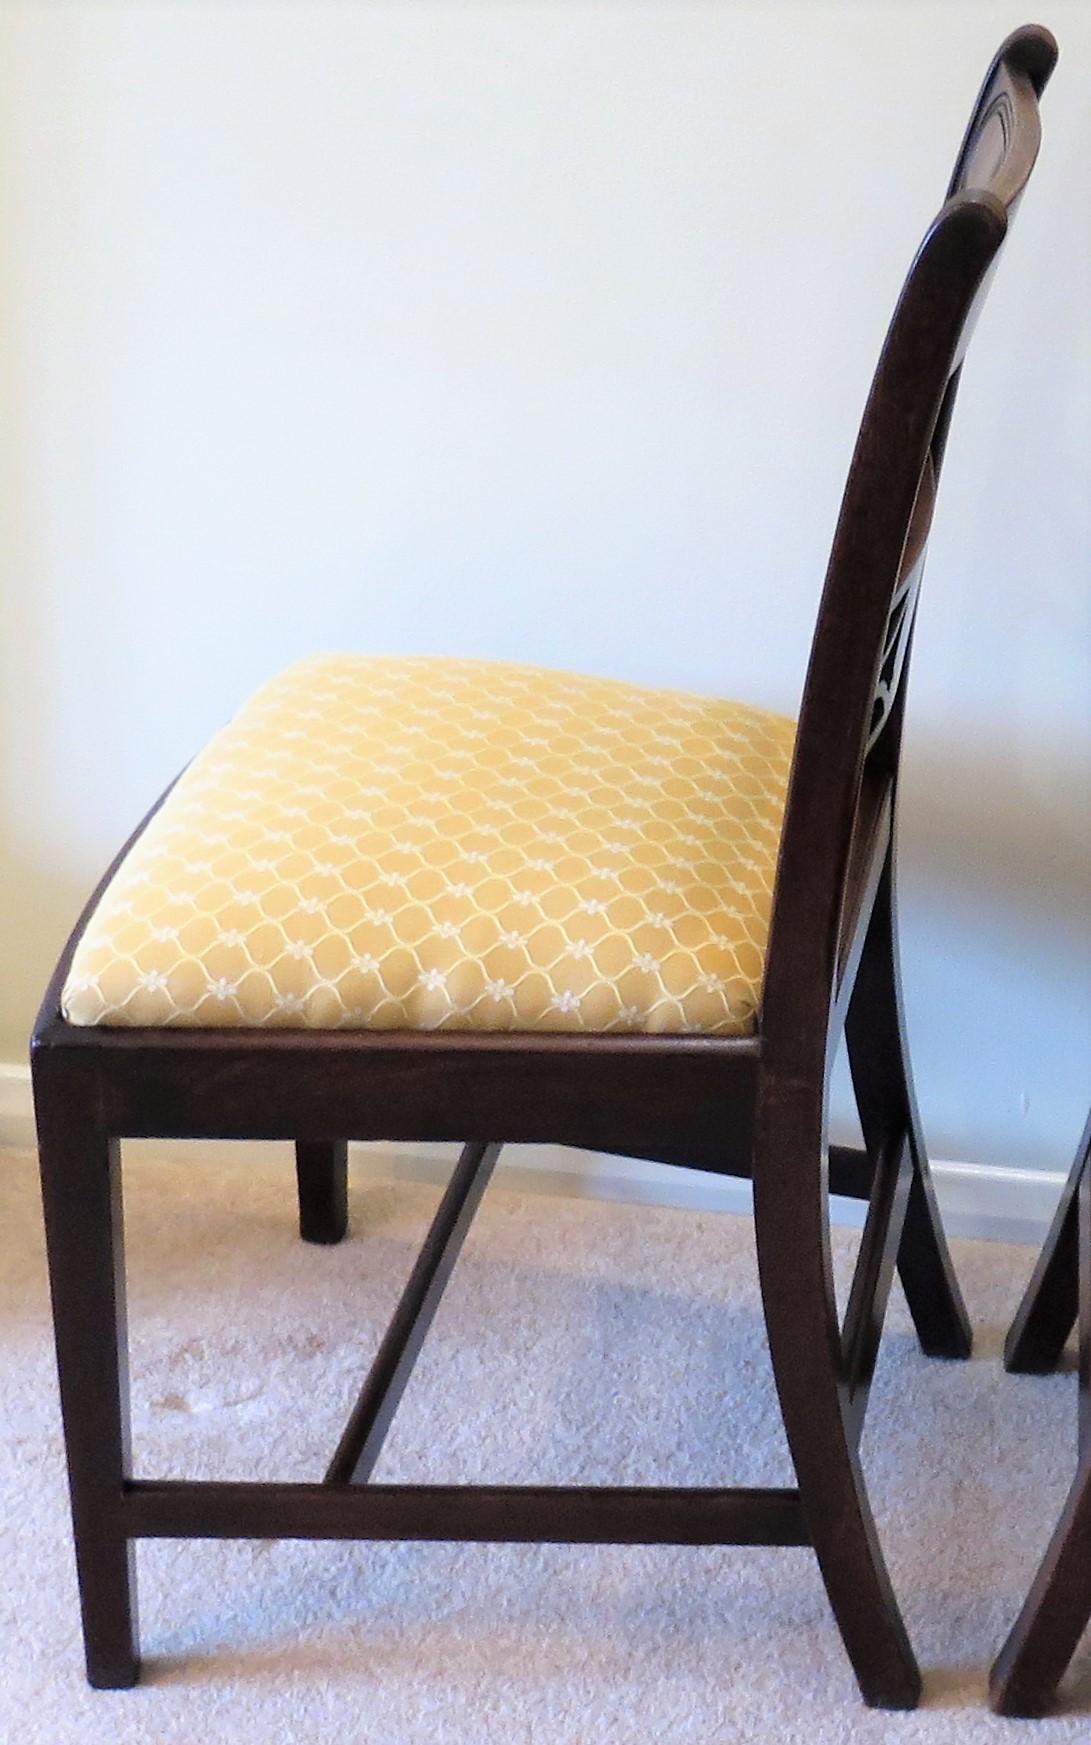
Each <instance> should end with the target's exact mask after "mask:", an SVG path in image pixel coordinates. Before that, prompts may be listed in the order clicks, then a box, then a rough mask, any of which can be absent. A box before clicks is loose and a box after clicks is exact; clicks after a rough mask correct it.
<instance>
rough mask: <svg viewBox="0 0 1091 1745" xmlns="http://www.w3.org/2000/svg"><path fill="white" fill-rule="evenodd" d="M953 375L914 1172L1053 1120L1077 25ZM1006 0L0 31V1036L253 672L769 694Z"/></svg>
mask: <svg viewBox="0 0 1091 1745" xmlns="http://www.w3.org/2000/svg"><path fill="white" fill-rule="evenodd" d="M1044 11H1045V14H1046V21H1047V22H1049V23H1050V24H1051V25H1052V26H1053V28H1054V29H1055V30H1056V33H1057V35H1058V36H1059V37H1060V39H1061V43H1062V61H1061V65H1060V67H1059V69H1058V72H1057V75H1056V79H1055V81H1054V85H1053V87H1052V88H1051V89H1050V91H1049V93H1048V97H1047V104H1046V117H1045V120H1046V144H1045V149H1044V152H1043V157H1042V162H1041V165H1040V168H1039V171H1038V174H1037V176H1036V180H1035V183H1034V185H1033V186H1032V188H1031V190H1030V193H1029V195H1028V198H1027V200H1026V202H1025V204H1024V208H1023V211H1022V213H1021V214H1020V221H1019V224H1018V226H1017V229H1016V232H1015V234H1014V237H1013V240H1012V243H1011V245H1010V247H1009V249H1008V251H1007V257H1006V259H1005V262H1004V264H1003V269H1002V271H1001V274H1000V277H999V280H998V283H997V286H996V289H995V291H994V294H993V299H992V302H991V304H990V307H989V309H988V310H987V312H986V315H985V318H984V320H983V321H982V323H981V327H980V330H979V333H978V340H977V345H976V348H975V352H974V354H973V355H972V357H971V362H970V366H969V368H968V369H967V372H966V380H965V384H964V390H963V398H962V403H961V405H960V408H959V418H958V420H957V423H956V430H955V435H954V439H953V442H952V449H951V455H950V460H949V463H948V469H947V475H946V479H945V489H944V496H943V503H942V508H941V512H940V515H939V519H938V524H937V530H936V534H935V537H934V540H933V548H932V556H931V559H930V572H929V578H928V586H927V589H926V598H925V602H924V607H923V610H922V616H921V622H920V632H919V637H918V643H917V651H916V665H915V672H914V680H913V687H912V708H911V726H910V733H909V743H908V750H907V766H908V767H907V775H906V783H907V791H906V806H905V817H904V831H903V839H904V871H905V895H904V940H905V956H906V975H907V982H908V993H909V1000H910V1017H911V1023H912V1027H913V1032H914V1041H915V1045H916V1058H917V1075H918V1081H919V1087H920V1091H921V1097H922V1102H923V1105H924V1111H925V1118H926V1125H927V1127H928V1130H929V1133H930V1136H931V1139H932V1143H933V1148H934V1150H936V1151H937V1152H939V1153H941V1154H945V1155H947V1156H958V1157H963V1158H967V1159H971V1160H976V1161H979V1162H990V1161H999V1162H1006V1163H1027V1162H1029V1163H1034V1164H1040V1165H1042V1166H1044V1167H1047V1166H1051V1167H1054V1168H1058V1167H1062V1166H1063V1164H1064V1163H1065V1162H1066V1160H1067V1155H1068V1154H1069V1152H1070V1151H1071V1149H1072V1146H1073V1145H1074V1143H1075V1139H1076V1137H1077V1134H1078V1131H1079V1128H1080V1126H1081V1124H1082V1120H1083V1115H1084V1111H1085V1107H1086V1102H1087V1098H1088V1096H1089V1094H1091V1074H1089V1071H1088V1062H1089V1058H1091V1047H1089V1043H1091V973H1089V971H1091V963H1089V955H1091V953H1089V942H1091V926H1089V913H1091V902H1089V897H1091V842H1089V841H1088V814H1089V811H1091V807H1089V805H1088V792H1089V783H1088V764H1089V732H1088V729H1089V715H1091V709H1089V700H1091V587H1089V585H1088V583H1089V572H1091V489H1089V486H1091V232H1089V221H1088V204H1087V189H1088V185H1089V180H1091V7H1088V6H1087V5H1086V0H1051V4H1050V5H1049V6H1048V7H1045V8H1044ZM1017 22H1019V18H1018V15H1017V13H1016V12H1013V10H1012V7H1011V4H1009V3H1008V0H1004V3H1002V4H998V3H993V0H980V3H966V4H957V3H953V4H952V3H948V4H943V5H931V4H921V3H919V0H913V3H909V0H906V3H901V0H885V3H879V4H873V5H870V6H863V5H858V6H856V5H848V4H814V3H812V4H799V5H796V4H788V3H779V4H777V3H773V4H766V5H757V4H755V5H739V4H733V3H731V0H704V3H696V0H695V3H692V4H691V3H687V0H671V3H669V4H667V3H666V0H663V3H660V4H643V3H639V0H632V3H629V4H623V3H618V4H606V3H595V0H541V3H537V4H524V3H523V0H494V3H492V4H487V3H479V4H457V3H455V0H448V3H446V4H432V3H429V0H405V3H404V4H386V5H383V4H370V3H367V0H358V3H357V4H342V5H327V4H316V3H315V0H295V3H292V0H281V3H280V4H274V5H260V4H252V3H248V0H235V3H232V0H221V3H219V4H197V3H193V4H189V3H186V4H175V5H158V4H149V3H137V0H130V3H128V4H125V3H109V4H108V3H105V0H104V3H102V4H66V5H54V4H47V3H45V0H39V3H35V4H17V3H13V0H7V4H5V6H4V7H3V9H2V11H0V64H2V65H3V67H4V69H5V70H4V73H3V79H4V83H5V89H4V91H3V95H2V119H0V126H2V129H3V138H2V140H0V153H2V161H3V163H4V165H5V166H6V169H5V180H4V184H3V193H2V199H3V209H2V211H0V247H2V260H3V278H2V282H0V295H2V299H3V322H2V327H0V356H2V360H3V379H2V381H0V417H2V419H3V421H4V425H5V430H4V437H5V441H4V444H3V447H2V450H0V453H2V459H0V465H2V467H3V469H4V472H5V474H6V477H5V478H4V480H3V485H4V489H3V491H2V493H0V500H2V504H3V510H2V514H3V527H2V540H3V572H2V573H3V576H4V586H3V614H2V620H0V639H2V640H0V657H2V663H3V672H2V689H0V719H2V740H0V784H2V797H0V837H2V842H0V872H2V878H3V903H2V921H0V925H2V927H3V930H4V942H3V963H4V981H3V987H2V989H0V1056H3V1055H7V1057H8V1058H16V1057H18V1056H19V1055H20V1054H21V1052H22V1048H23V1038H24V1035H25V1032H26V1030H27V1028H28V1026H29V1023H30V1020H31V1016H32V1011H33V1007H34V1004H35V1001H36V998H37V995H38V993H39V992H40V990H41V987H42V985H43V984H44V981H45V979H46V976H47V973H48V970H49V968H50V966H51V962H52V959H53V957H54V955H55V953H56V951H57V950H58V948H59V946H60V944H61V942H62V940H63V937H64V935H65V933H66V931H67V929H68V927H69V925H70V924H71V922H72V920H73V918H74V916H75V913H76V911H77V908H78V906H79V904H80V902H81V901H82V898H83V896H84V895H85V893H86V891H87V890H88V888H89V887H90V885H91V884H92V883H93V882H94V880H95V878H96V877H97V874H98V872H99V871H100V869H101V867H102V865H103V864H104V863H105V862H106V860H107V859H108V858H109V857H110V855H111V854H112V852H113V850H114V848H115V847H116V845H117V843H118V842H119V841H120V840H121V839H122V837H123V836H124V835H125V834H126V833H127V831H128V830H129V828H130V826H131V825H132V823H133V822H134V821H135V819H136V818H137V817H138V816H139V815H140V814H141V813H142V812H143V810H144V809H145V807H146V805H147V803H148V802H149V800H150V799H151V798H152V797H153V796H154V795H155V794H156V793H157V792H158V791H159V789H160V788H161V787H162V786H163V785H164V783H165V782H166V781H167V780H168V779H169V777H170V776H171V775H172V774H173V773H174V771H175V770H176V769H177V768H178V766H179V765H180V764H181V763H182V762H183V761H184V760H185V759H186V758H187V757H188V756H189V755H190V754H191V753H192V751H193V750H194V749H195V748H196V747H197V746H199V745H200V743H201V742H202V741H203V739H204V738H205V737H206V735H207V734H208V733H209V732H210V731H211V730H212V729H213V728H215V727H216V726H217V724H218V723H219V722H221V721H222V720H223V719H224V717H225V716H226V715H227V714H228V713H229V712H230V711H231V709H232V708H233V706H234V705H235V703H236V702H237V700H239V699H240V698H241V697H242V696H243V695H244V694H245V693H246V692H247V691H248V690H249V689H250V688H251V687H252V686H254V685H255V684H256V683H257V682H258V681H259V680H261V679H262V678H263V677H264V676H266V675H267V674H268V673H269V672H271V671H272V670H274V669H275V668H277V667H278V666H280V665H281V664H283V663H284V662H286V661H289V660H291V659H294V658H295V657H297V656H299V655H301V654H303V653H306V652H308V651H312V650H315V649H322V648H333V647H347V648H356V649H367V650H386V651H395V650H418V649H419V650H423V649H427V650H434V651H444V650H449V651H459V652H471V653H478V654H484V655H496V656H509V657H515V658H521V659H530V660H538V661H541V662H543V663H553V664H558V665H567V666H576V667H584V668H589V669H599V670H601V671H603V672H608V673H614V674H618V675H621V676H627V677H631V678H634V679H639V680H647V681H653V682H654V681H661V682H665V683H671V684H683V685H692V686H696V687H702V688H709V689H723V690H726V691H729V692H737V693H743V694H746V695H748V696H750V697H752V698H754V699H756V700H760V701H762V702H765V703H769V704H771V705H774V706H778V707H783V708H794V706H795V703H796V700H797V697H798V692H799V686H800V681H801V677H802V668H803V663H804V659H805V655H806V649H807V643H808V638H809V633H810V624H811V621H812V618H813V613H814V608H815V604H816V600H817V594H818V589H819V586H820V582H821V577H822V572H823V569H824V565H825V556H826V548H827V546H828V542H829V537H830V533H831V530H832V525H833V521H834V517H835V513H836V507H837V502H838V498H839V493H840V488H841V484H842V481H843V476H844V471H845V466H846V462H847V459H848V455H849V452H850V448H851V444H852V440H853V436H854V433H855V426H856V421H857V419H858V416H859V411H860V407H861V405H862V400H863V395H864V392H865V388H866V383H867V380H868V376H869V374H870V370H871V367H872V364H873V361H874V356H875V353H876V348H877V346H878V343H879V341H880V338H881V335H882V332H883V329H884V327H885V324H886V320H887V318H888V315H889V312H890V308H891V305H892V300H893V297H894V295H895V292H896V289H897V287H898V284H899V282H900V279H901V276H902V274H903V272H904V269H905V267H906V265H907V263H908V259H909V256H910V253H911V250H912V248H913V247H914V245H915V243H916V241H917V239H918V237H919V235H920V232H921V230H922V228H923V226H924V224H925V223H926V221H927V220H928V218H929V216H930V215H931V213H932V211H933V210H934V208H935V207H936V205H937V204H938V202H939V199H940V196H941V194H942V190H943V186H944V182H945V179H946V176H947V174H948V170H949V166H950V161H951V159H952V156H953V153H954V151H955V148H956V145H957V142H958V139H959V137H960V134H961V130H962V127H963V124H964V120H965V116H966V113H967V110H968V107H969V104H970V101H971V99H972V97H973V95H974V92H975V90H976V87H977V83H978V81H979V78H980V76H981V73H982V71H983V69H984V65H985V63H986V61H987V59H988V56H989V54H990V53H991V51H992V49H993V48H994V46H995V44H996V42H997V41H998V40H999V38H1000V37H1001V36H1002V35H1003V34H1004V32H1006V31H1007V30H1008V29H1010V28H1011V26H1012V25H1013V24H1015V23H1017Z"/></svg>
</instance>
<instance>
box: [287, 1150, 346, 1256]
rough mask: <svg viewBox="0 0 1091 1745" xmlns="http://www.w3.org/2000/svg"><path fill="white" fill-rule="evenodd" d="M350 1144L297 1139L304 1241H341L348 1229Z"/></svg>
mask: <svg viewBox="0 0 1091 1745" xmlns="http://www.w3.org/2000/svg"><path fill="white" fill-rule="evenodd" d="M348 1153H349V1148H348V1142H347V1141H346V1140H344V1139H297V1140H296V1147H295V1173H296V1182H297V1184H298V1187H299V1234H300V1235H301V1236H302V1238H303V1240H304V1242H322V1243H330V1242H340V1240H341V1238H342V1236H344V1234H345V1231H346V1230H347V1229H348Z"/></svg>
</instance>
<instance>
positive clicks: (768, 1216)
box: [754, 1099, 921, 1709]
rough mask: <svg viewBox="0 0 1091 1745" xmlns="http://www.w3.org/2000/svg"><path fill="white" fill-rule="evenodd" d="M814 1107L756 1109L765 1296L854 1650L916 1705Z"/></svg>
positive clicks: (860, 1665) (886, 1698) (834, 1597)
mask: <svg viewBox="0 0 1091 1745" xmlns="http://www.w3.org/2000/svg"><path fill="white" fill-rule="evenodd" d="M772 1100H773V1099H770V1102H772ZM817 1114H818V1125H817V1126H815V1125H814V1124H813V1123H811V1122H808V1121H807V1120H804V1121H801V1122H795V1121H793V1119H792V1116H791V1114H790V1112H788V1111H786V1110H785V1108H784V1107H783V1105H781V1106H780V1107H777V1108H775V1110H774V1111H773V1112H772V1113H771V1114H769V1115H767V1116H762V1115H761V1114H759V1138H758V1142H757V1145H756V1149H755V1168H754V1223H755V1232H756V1237H757V1246H758V1267H759V1271H760V1276H761V1293H762V1305H763V1308H764V1312H765V1322H766V1328H767V1330H768V1335H769V1349H770V1353H771V1356H772V1360H773V1373H774V1376H775V1378H776V1384H777V1392H778V1395H779V1397H780V1405H781V1411H782V1413H783V1415H784V1428H785V1431H786V1433H787V1437H788V1445H789V1448H790V1450H791V1454H792V1460H793V1462H794V1464H795V1469H796V1478H797V1481H798V1484H799V1494H800V1500H801V1502H802V1505H803V1511H804V1515H805V1518H806V1521H807V1527H808V1530H809V1532H810V1535H811V1542H812V1544H813V1545H814V1549H815V1553H816V1555H817V1557H818V1563H819V1568H820V1569H821V1572H822V1578H823V1581H824V1582H825V1585H826V1592H827V1594H828V1595H829V1600H830V1604H831V1606H832V1607H833V1611H834V1615H835V1617H836V1619H837V1622H838V1625H839V1627H840V1630H841V1636H842V1640H843V1641H844V1644H845V1650H846V1652H847V1654H848V1656H849V1659H850V1661H851V1662H852V1667H853V1671H854V1672H855V1674H856V1677H857V1680H858V1682H859V1685H860V1690H861V1693H862V1694H863V1697H864V1701H865V1702H866V1703H868V1704H869V1705H870V1706H871V1707H873V1708H882V1709H911V1708H915V1707H916V1705H917V1703H918V1702H919V1701H920V1690H921V1678H920V1672H919V1671H918V1668H917V1663H916V1660H915V1659H914V1656H913V1650H912V1647H911V1646H910V1642H909V1637H908V1635H907V1634H906V1629H905V1625H904V1623H903V1622H902V1617H901V1613H900V1612H899V1610H898V1603H897V1600H896V1599H895V1597H894V1590H893V1588H892V1586H891V1583H890V1577H889V1575H888V1574H887V1570H886V1565H885V1563H884V1561H883V1555H882V1552H881V1550H880V1548H879V1541H878V1536H877V1534H876V1531H875V1523H874V1520H873V1518H872V1514H871V1508H870V1505H869V1503H868V1499H867V1492H866V1490H865V1488H864V1479H863V1473H862V1472H861V1469H860V1463H859V1459H858V1457H857V1453H856V1447H855V1443H854V1441H853V1439H852V1437H851V1436H850V1433H849V1428H848V1424H847V1421H846V1389H845V1384H844V1374H843V1372H844V1368H845V1364H844V1357H843V1354H842V1347H841V1335H840V1329H839V1327H838V1322H837V1305H836V1299H835V1296H834V1288H833V1277H832V1273H831V1269H830V1255H829V1243H828V1218H827V1207H826V1203H825V1196H824V1194H823V1191H822V1183H821V1144H820V1137H819V1135H820V1111H818V1112H817ZM809 1126H812V1127H813V1130H812V1131H811V1132H809V1133H808V1127H809Z"/></svg>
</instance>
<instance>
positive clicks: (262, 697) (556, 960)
mask: <svg viewBox="0 0 1091 1745" xmlns="http://www.w3.org/2000/svg"><path fill="white" fill-rule="evenodd" d="M794 735H795V725H794V723H793V722H792V721H790V720H787V719H785V718H783V717H781V716H778V715H772V714H769V713H768V712H766V711H764V710H761V709H755V708H751V707H749V706H747V705H746V704H742V703H735V702H725V701H721V700H719V699H714V698H709V697H701V696H694V695H691V694H689V693H686V692H679V691H668V690H650V689H646V688H642V687H639V686H635V685H630V684H623V683H619V682H618V681H615V680H609V679H595V678H582V677H577V676H575V675H572V674H569V673H559V672H552V671H546V670H542V669H539V668H535V667H526V666H514V665H508V664H501V663H497V662H492V661H476V660H446V659H438V658H437V659H433V658H408V659H388V658H368V657H363V656H321V657H315V658H313V659H310V660H307V661H303V662H301V663H300V664H298V665H296V666H293V667H291V668H289V669H288V671H287V672H284V673H282V674H281V675H280V676H279V677H278V678H276V679H273V680H272V681H271V682H270V683H269V684H267V685H265V686H264V687H263V688H262V689H261V690H260V691H258V692H257V694H256V695H255V696H254V697H252V698H251V700H250V701H249V702H248V703H247V704H246V705H245V706H244V708H243V709H242V710H241V712H240V713H239V714H238V715H237V716H236V717H235V719H234V720H233V721H232V722H230V723H229V725H228V726H227V727H225V728H224V729H223V731H222V732H220V733H219V734H217V736H216V737H215V738H214V739H213V740H212V741H211V742H210V743H209V745H208V746H206V748H205V749H204V751H203V752H201V754H200V755H199V756H198V757H197V758H196V759H195V760H194V762H193V763H192V764H191V765H190V766H189V768H188V769H187V770H186V771H185V773H184V774H183V775H182V777H181V779H180V780H179V782H178V783H177V785H176V786H175V788H174V789H173V791H172V792H171V794H170V795H169V796H168V798H167V800H166V802H165V803H164V805H163V806H162V808H161V809H160V811H159V812H158V813H157V815H156V816H155V818H154V819H153V820H152V822H151V823H150V824H149V825H148V827H147V829H146V830H145V831H144V833H143V835H142V836H141V837H140V838H139V840H138V841H137V843H136V844H135V846H134V847H133V849H132V850H131V851H130V853H129V854H128V856H127V857H126V859H125V860H124V862H123V863H122V865H121V867H120V868H119V870H118V871H117V873H116V874H115V876H114V878H113V879H112V881H111V883H110V885H109V887H108V889H107V890H106V892H105V894H104V896H103V897H102V899H101V901H100V903H99V904H98V906H97V908H96V910H95V913H94V915H93V916H92V918H91V921H90V923H89V925H88V927H87V929H86V931H85V933H84V935H83V938H82V940H81V942H80V944H79V946H78V948H77V950H76V954H75V958H74V960H73V963H72V966H71V970H70V973H69V976H68V980H67V983H66V986H65V990H64V996H63V1010H64V1014H65V1016H66V1017H67V1018H68V1020H69V1021H70V1022H71V1023H73V1024H80V1025H93V1024H103V1025H150V1026H160V1025H188V1026H200V1027H214V1026H215V1027H221V1026H225V1025H247V1026H254V1025H260V1026H271V1025H287V1026H292V1027H297V1028H303V1027H307V1028H315V1029H335V1028H339V1029H383V1030H389V1029H429V1030H431V1029H470V1030H538V1031H540V1030H583V1031H596V1032H601V1031H619V1030H620V1031H657V1032H664V1031H699V1032H707V1033H710V1034H711V1033H715V1034H717V1035H745V1034H747V1033H748V1032H749V1031H751V1030H752V1029H753V1027H754V1023H755V1014H756V1011H757V1009H758V1006H759V1003H760V999H761V985H762V975H763V969H764V960H765V945H766V936H767V932H768V924H769V911H770V905H771V897H772V885H773V874H774V869H775V864H776V855H777V848H778V845H779V840H780V832H781V823H782V816H783V810H784V798H785V788H786V783H787V777H788V767H789V762H790V758H791V754H792V746H793V740H794Z"/></svg>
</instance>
